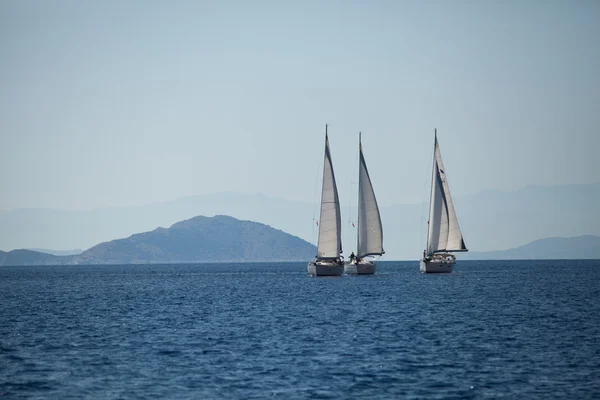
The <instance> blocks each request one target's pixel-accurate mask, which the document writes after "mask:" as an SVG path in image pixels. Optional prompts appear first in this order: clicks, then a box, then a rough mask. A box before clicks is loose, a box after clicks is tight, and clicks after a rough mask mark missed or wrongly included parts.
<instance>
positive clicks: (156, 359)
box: [0, 260, 600, 399]
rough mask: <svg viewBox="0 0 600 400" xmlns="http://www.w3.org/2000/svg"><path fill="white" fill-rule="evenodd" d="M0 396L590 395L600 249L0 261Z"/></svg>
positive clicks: (594, 385)
mask: <svg viewBox="0 0 600 400" xmlns="http://www.w3.org/2000/svg"><path fill="white" fill-rule="evenodd" d="M0 398H6V399H147V398H160V399H221V398H222V399H264V398H282V399H483V398H494V399H496V398H507V399H553V398H555V399H593V398H600V261H593V260H580V261H578V260H568V261H567V260H553V261H460V260H459V261H458V262H457V264H456V266H455V270H454V272H453V273H451V274H439V275H434V274H431V275H429V274H428V275H425V274H422V273H420V272H419V265H418V262H416V261H410V262H385V261H384V262H379V263H378V270H377V273H376V274H375V275H373V276H341V277H319V278H316V277H310V276H308V275H307V273H306V263H271V264H268V263H241V264H176V265H106V266H98V265H95V266H35V267H0Z"/></svg>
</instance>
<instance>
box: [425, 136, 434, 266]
mask: <svg viewBox="0 0 600 400" xmlns="http://www.w3.org/2000/svg"><path fill="white" fill-rule="evenodd" d="M433 137H434V139H433V156H432V161H431V190H430V191H429V212H428V213H427V242H426V243H425V252H426V253H425V254H427V253H429V230H430V229H431V220H430V219H431V218H430V217H431V194H432V193H433V177H434V174H435V168H434V167H435V147H436V146H437V128H433Z"/></svg>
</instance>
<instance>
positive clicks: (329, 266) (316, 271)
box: [308, 262, 344, 276]
mask: <svg viewBox="0 0 600 400" xmlns="http://www.w3.org/2000/svg"><path fill="white" fill-rule="evenodd" d="M308 273H309V274H310V275H314V276H340V275H342V274H343V273H344V265H340V264H337V263H322V262H319V263H314V262H309V263H308Z"/></svg>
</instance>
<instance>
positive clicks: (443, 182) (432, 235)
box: [427, 135, 467, 256]
mask: <svg viewBox="0 0 600 400" xmlns="http://www.w3.org/2000/svg"><path fill="white" fill-rule="evenodd" d="M443 251H452V252H456V251H467V247H466V246H465V242H464V240H463V237H462V234H461V232H460V227H459V226H458V218H457V217H456V212H455V211H454V205H453V204H452V197H451V196H450V188H449V187H448V180H447V178H446V172H445V169H444V163H443V162H442V154H441V152H440V146H439V144H438V141H437V135H436V137H435V147H434V155H433V177H432V182H431V200H430V203H429V234H428V237H427V255H429V256H431V255H432V254H434V253H437V252H443Z"/></svg>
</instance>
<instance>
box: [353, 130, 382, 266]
mask: <svg viewBox="0 0 600 400" xmlns="http://www.w3.org/2000/svg"><path fill="white" fill-rule="evenodd" d="M360 136H361V133H360V132H359V133H358V152H359V160H358V226H357V230H358V235H357V246H356V257H355V258H354V259H353V260H350V263H349V264H346V268H345V270H346V273H347V274H359V275H363V274H364V275H367V274H374V273H375V258H374V257H375V256H381V255H383V254H384V253H385V251H383V228H382V226H381V216H380V214H379V207H378V206H377V199H376V198H375V192H374V191H373V184H372V183H371V178H370V177H369V171H368V170H367V163H366V162H365V157H364V155H363V150H362V143H361V137H360Z"/></svg>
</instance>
